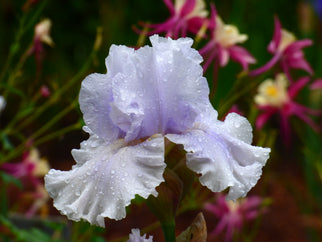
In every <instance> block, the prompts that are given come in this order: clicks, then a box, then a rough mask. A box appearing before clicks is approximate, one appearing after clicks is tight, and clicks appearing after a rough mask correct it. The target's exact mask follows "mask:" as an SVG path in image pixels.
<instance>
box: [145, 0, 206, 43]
mask: <svg viewBox="0 0 322 242" xmlns="http://www.w3.org/2000/svg"><path fill="white" fill-rule="evenodd" d="M163 2H164V3H165V5H166V6H167V8H168V9H169V11H170V14H171V16H170V17H169V18H168V19H167V20H166V21H165V22H164V23H159V24H147V25H146V26H147V27H149V28H153V29H154V30H152V31H150V32H148V33H147V34H148V35H152V34H159V33H166V36H169V37H173V38H175V39H177V38H178V37H179V36H181V37H186V35H187V32H191V33H193V34H197V33H198V32H199V30H200V28H201V27H202V25H203V24H204V22H205V20H206V18H207V16H208V11H207V10H206V5H205V3H204V1H203V0H174V2H173V1H172V0H163Z"/></svg>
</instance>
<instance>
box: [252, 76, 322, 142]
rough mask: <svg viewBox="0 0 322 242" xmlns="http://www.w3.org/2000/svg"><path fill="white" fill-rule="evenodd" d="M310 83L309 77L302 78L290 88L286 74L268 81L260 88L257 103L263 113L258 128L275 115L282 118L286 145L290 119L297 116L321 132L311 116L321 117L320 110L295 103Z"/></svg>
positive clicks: (256, 98)
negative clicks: (299, 93)
mask: <svg viewBox="0 0 322 242" xmlns="http://www.w3.org/2000/svg"><path fill="white" fill-rule="evenodd" d="M309 81H310V78H309V77H302V78H300V79H299V80H297V81H296V82H294V83H292V84H291V85H290V86H289V87H288V85H289V81H288V79H287V77H286V75H285V74H281V73H280V74H278V75H277V76H276V79H275V80H272V79H267V80H265V81H264V82H263V83H261V84H260V85H259V87H258V94H257V95H256V96H255V103H256V104H257V105H258V108H259V110H260V111H261V112H262V113H261V114H260V115H259V116H258V117H257V120H256V127H257V128H258V129H261V128H262V127H263V126H264V125H265V123H266V122H267V121H268V120H269V118H271V117H272V116H273V115H274V114H278V115H279V117H280V122H281V123H280V125H281V131H282V135H283V137H284V138H285V141H286V143H289V139H290V124H289V119H290V117H291V116H293V115H295V116H297V117H298V118H300V119H302V120H303V121H304V122H306V123H307V124H308V125H310V126H311V127H312V128H313V129H314V130H315V131H318V130H320V128H319V126H318V125H316V124H315V123H314V122H313V120H312V119H311V118H310V117H309V115H321V111H320V110H313V109H310V108H308V107H305V106H303V105H301V104H299V103H296V102H295V101H294V98H295V97H296V96H297V94H298V92H299V91H300V90H301V89H302V88H304V87H305V85H306V84H308V82H309Z"/></svg>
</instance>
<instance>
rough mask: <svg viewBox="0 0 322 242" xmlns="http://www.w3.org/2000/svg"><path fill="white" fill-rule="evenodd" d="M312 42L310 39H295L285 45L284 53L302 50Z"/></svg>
mask: <svg viewBox="0 0 322 242" xmlns="http://www.w3.org/2000/svg"><path fill="white" fill-rule="evenodd" d="M312 44H313V41H312V40H310V39H303V40H297V41H295V42H293V43H292V44H290V45H289V46H287V47H286V49H285V50H284V54H285V55H288V54H291V53H293V52H295V51H298V50H302V49H303V48H304V47H307V46H310V45H312Z"/></svg>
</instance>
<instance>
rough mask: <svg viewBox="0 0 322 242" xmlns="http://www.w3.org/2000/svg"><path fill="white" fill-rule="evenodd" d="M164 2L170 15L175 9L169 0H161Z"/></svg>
mask: <svg viewBox="0 0 322 242" xmlns="http://www.w3.org/2000/svg"><path fill="white" fill-rule="evenodd" d="M163 2H164V4H165V5H166V6H167V8H168V9H169V11H170V13H171V15H173V14H175V9H174V6H173V3H172V1H171V0H163Z"/></svg>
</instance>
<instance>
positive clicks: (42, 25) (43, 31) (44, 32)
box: [29, 18, 54, 71]
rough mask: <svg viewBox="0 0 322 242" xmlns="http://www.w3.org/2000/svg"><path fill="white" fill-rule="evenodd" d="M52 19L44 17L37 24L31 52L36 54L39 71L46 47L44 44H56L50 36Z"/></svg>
mask: <svg viewBox="0 0 322 242" xmlns="http://www.w3.org/2000/svg"><path fill="white" fill-rule="evenodd" d="M51 25H52V24H51V21H50V19H48V18H47V19H44V20H42V21H41V22H39V23H38V24H36V26H35V30H34V31H35V33H34V40H33V46H32V47H31V49H30V50H29V54H33V53H34V54H35V58H36V63H37V68H38V71H39V70H40V69H41V66H42V65H41V61H42V57H43V52H44V47H43V44H47V45H49V46H51V47H52V46H54V42H53V40H52V38H51V37H50V29H51Z"/></svg>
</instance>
